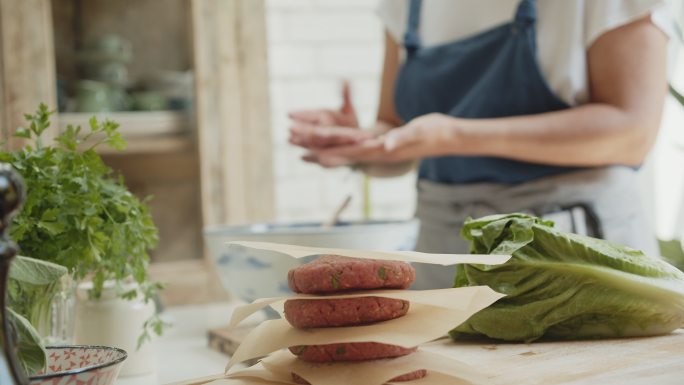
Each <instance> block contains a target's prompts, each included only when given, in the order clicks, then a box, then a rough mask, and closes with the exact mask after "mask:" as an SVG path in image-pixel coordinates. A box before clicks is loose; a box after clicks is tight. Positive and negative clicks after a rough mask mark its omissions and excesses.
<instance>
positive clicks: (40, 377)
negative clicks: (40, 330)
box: [29, 345, 128, 381]
mask: <svg viewBox="0 0 684 385" xmlns="http://www.w3.org/2000/svg"><path fill="white" fill-rule="evenodd" d="M74 348H76V349H78V348H85V349H107V350H115V351H117V352H119V353H121V354H122V355H121V357H119V358H117V359H116V360H114V361H110V362H105V363H102V364H97V365H90V366H84V367H82V368H77V369H71V370H66V371H63V372H58V373H49V374H41V375H38V376H30V377H29V380H31V381H33V380H47V379H50V378H55V377H63V376H70V375H73V374H80V373H83V372H87V371H90V370H93V369H101V368H106V367H108V366H113V365H117V364H120V363H122V362H123V361H125V360H126V358H128V353H127V352H126V351H125V350H123V349H121V348H116V347H113V346H105V345H54V346H46V347H45V350H46V351H47V350H51V349H74Z"/></svg>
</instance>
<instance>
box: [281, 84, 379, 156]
mask: <svg viewBox="0 0 684 385" xmlns="http://www.w3.org/2000/svg"><path fill="white" fill-rule="evenodd" d="M289 117H290V119H292V120H293V124H292V127H290V143H292V144H294V145H296V146H301V147H304V148H308V149H321V148H330V147H336V146H345V145H350V144H355V143H358V142H360V141H361V140H364V139H368V138H370V137H372V135H371V134H370V133H368V132H364V131H362V130H359V129H358V128H359V121H358V118H357V116H356V110H355V109H354V105H353V104H352V101H351V90H350V86H349V82H347V81H345V82H344V83H343V86H342V106H341V107H340V108H339V109H338V110H326V109H320V110H303V111H293V112H291V113H290V114H289Z"/></svg>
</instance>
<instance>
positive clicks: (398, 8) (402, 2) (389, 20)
mask: <svg viewBox="0 0 684 385" xmlns="http://www.w3.org/2000/svg"><path fill="white" fill-rule="evenodd" d="M408 2H409V0H380V2H379V3H378V6H377V8H376V11H375V12H376V14H377V15H378V17H379V18H380V21H382V24H383V25H384V26H385V28H386V29H387V31H388V32H389V33H390V35H392V37H393V38H394V39H395V40H396V42H397V43H399V44H401V42H402V41H403V39H404V31H405V30H406V23H407V21H406V20H407V18H408Z"/></svg>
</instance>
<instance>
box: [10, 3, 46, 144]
mask: <svg viewBox="0 0 684 385" xmlns="http://www.w3.org/2000/svg"><path fill="white" fill-rule="evenodd" d="M55 90H56V80H55V53H54V46H53V40H52V10H51V7H50V0H21V1H17V0H0V125H1V126H2V130H1V131H0V136H1V137H2V139H3V140H5V141H7V142H8V146H9V148H11V149H15V148H18V147H20V146H21V145H22V144H23V143H22V141H19V140H17V139H16V138H12V133H13V132H14V130H16V129H17V127H19V126H22V125H23V124H24V114H25V113H27V112H33V111H35V110H36V108H37V107H38V104H39V103H41V102H42V103H45V104H47V105H48V106H49V107H50V108H53V109H56V108H57V96H56V95H57V94H56V91H55ZM57 130H58V125H57V122H56V117H55V118H54V119H53V121H52V126H51V130H50V132H49V133H47V136H48V138H49V137H51V136H54V134H55V133H56V132H57Z"/></svg>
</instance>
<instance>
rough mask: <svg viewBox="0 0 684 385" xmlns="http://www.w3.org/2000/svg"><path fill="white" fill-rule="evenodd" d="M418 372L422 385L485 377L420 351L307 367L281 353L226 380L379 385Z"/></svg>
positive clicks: (215, 384)
mask: <svg viewBox="0 0 684 385" xmlns="http://www.w3.org/2000/svg"><path fill="white" fill-rule="evenodd" d="M420 369H426V370H427V371H428V375H427V376H426V377H425V378H424V379H421V380H420V384H422V385H432V384H435V385H446V384H481V383H484V382H485V377H484V375H482V374H481V373H478V372H477V371H475V370H474V369H473V368H471V367H470V366H468V365H465V364H463V363H461V362H458V361H456V360H454V359H452V358H449V357H445V356H442V355H439V354H435V353H429V352H424V351H420V350H419V351H418V352H416V353H414V354H411V355H408V356H404V357H399V358H393V359H385V360H374V361H368V362H357V363H345V362H338V363H330V364H312V363H307V362H304V361H301V360H298V359H297V358H296V357H295V356H294V355H293V354H292V353H290V352H288V351H285V350H281V351H279V352H276V353H274V354H272V355H270V356H268V357H266V358H264V359H263V360H262V361H261V363H259V364H258V365H255V366H253V367H251V368H247V369H241V370H238V371H235V372H233V373H230V374H228V375H227V377H228V378H231V379H236V378H243V379H248V378H259V379H263V380H268V381H272V382H274V383H294V382H292V377H291V373H293V372H294V373H297V374H298V375H299V376H300V377H302V378H304V379H306V380H307V381H308V382H309V383H311V384H312V385H349V384H363V385H381V384H384V383H386V382H387V381H388V380H390V379H392V378H394V377H397V376H400V375H403V374H406V373H410V372H413V371H416V370H420ZM416 383H417V382H416ZM211 384H212V385H219V384H222V382H221V381H217V382H212V383H211ZM412 384H414V382H412ZM226 385H227V383H226Z"/></svg>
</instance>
